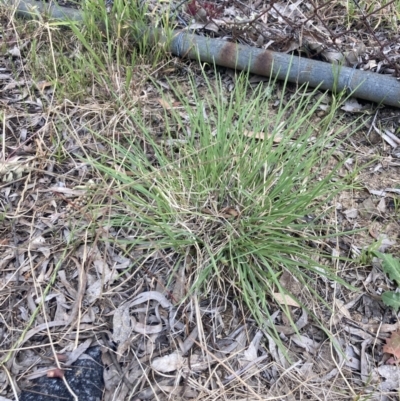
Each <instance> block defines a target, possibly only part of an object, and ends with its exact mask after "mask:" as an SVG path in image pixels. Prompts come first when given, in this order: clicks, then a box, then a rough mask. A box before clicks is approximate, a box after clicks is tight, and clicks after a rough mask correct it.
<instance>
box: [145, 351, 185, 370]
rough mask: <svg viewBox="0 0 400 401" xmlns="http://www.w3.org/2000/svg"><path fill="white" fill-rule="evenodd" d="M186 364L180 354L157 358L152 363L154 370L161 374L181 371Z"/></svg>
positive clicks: (175, 353) (174, 353)
mask: <svg viewBox="0 0 400 401" xmlns="http://www.w3.org/2000/svg"><path fill="white" fill-rule="evenodd" d="M184 363H185V358H184V357H183V356H182V354H181V353H180V352H173V353H172V354H169V355H165V356H162V357H161V358H156V359H154V360H153V362H151V364H150V366H151V368H152V369H154V370H156V371H157V372H161V373H168V372H173V371H174V370H179V369H180V368H182V366H183V364H184Z"/></svg>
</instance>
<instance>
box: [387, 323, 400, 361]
mask: <svg viewBox="0 0 400 401" xmlns="http://www.w3.org/2000/svg"><path fill="white" fill-rule="evenodd" d="M383 352H387V353H388V354H393V355H394V356H395V357H396V358H398V359H400V330H398V331H395V332H393V333H392V335H391V336H390V338H388V339H387V340H386V344H385V345H384V346H383Z"/></svg>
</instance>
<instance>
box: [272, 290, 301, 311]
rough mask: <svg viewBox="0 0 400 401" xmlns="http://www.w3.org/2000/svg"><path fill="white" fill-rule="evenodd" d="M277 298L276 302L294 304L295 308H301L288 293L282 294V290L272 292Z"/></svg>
mask: <svg viewBox="0 0 400 401" xmlns="http://www.w3.org/2000/svg"><path fill="white" fill-rule="evenodd" d="M272 295H273V296H274V298H275V300H276V302H278V303H280V304H282V305H287V306H294V307H295V308H300V305H299V304H298V303H297V302H296V301H295V300H294V299H293V298H292V297H291V296H290V295H288V294H281V293H280V292H274V293H273V294H272Z"/></svg>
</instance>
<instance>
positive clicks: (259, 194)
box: [90, 74, 352, 326]
mask: <svg viewBox="0 0 400 401" xmlns="http://www.w3.org/2000/svg"><path fill="white" fill-rule="evenodd" d="M195 82H196V81H195V80H194V79H191V80H190V85H189V88H186V89H179V87H177V86H176V85H174V84H173V83H170V85H169V86H170V87H171V88H174V89H172V92H173V93H170V94H169V96H168V97H167V96H165V98H164V99H163V101H162V102H163V104H164V111H165V113H164V125H163V127H162V129H163V133H162V135H161V136H157V135H155V134H154V133H153V127H152V125H151V120H149V119H148V118H147V117H146V113H145V110H141V109H140V108H139V107H138V108H136V109H134V110H130V111H129V110H126V113H127V115H128V116H129V119H130V120H131V124H132V126H134V127H135V129H136V132H132V135H131V136H130V137H129V138H125V141H112V140H110V141H109V146H110V147H111V148H112V152H110V153H112V155H113V156H109V155H107V154H102V155H99V157H98V159H97V160H93V159H91V160H90V163H91V164H92V165H93V166H95V168H96V169H97V170H98V171H99V172H100V174H101V175H103V176H104V177H105V180H106V182H107V185H108V186H110V183H112V188H113V189H112V193H111V194H110V196H111V197H112V199H113V201H112V202H110V203H112V204H113V205H114V206H113V207H112V211H111V212H110V215H109V216H108V220H109V221H108V222H107V224H108V225H109V226H111V227H114V228H115V229H118V230H121V229H122V231H123V232H124V233H130V234H131V237H129V235H128V237H129V238H133V239H129V238H121V239H120V240H118V239H117V241H120V242H121V243H122V242H123V243H124V245H125V247H126V246H128V248H127V249H129V247H131V248H140V249H145V250H146V251H147V253H148V254H151V253H152V252H155V251H158V250H167V251H171V250H172V251H174V252H175V253H176V254H177V255H181V256H182V257H183V255H187V254H188V252H189V254H191V255H192V257H193V258H194V260H195V264H196V266H197V267H196V271H195V272H194V273H193V274H192V275H191V276H190V277H189V278H188V284H189V285H190V287H191V291H198V292H202V293H204V294H207V293H208V292H209V291H210V289H211V288H216V287H217V288H219V289H220V290H221V291H226V290H225V288H231V289H233V293H234V294H235V295H234V296H237V297H240V298H241V300H242V301H244V302H245V304H246V305H247V307H248V308H249V310H250V311H251V313H252V315H253V317H254V318H255V319H256V320H257V321H258V323H259V324H260V325H262V326H265V324H266V320H268V319H269V318H270V310H271V309H272V308H274V307H275V308H276V307H277V305H280V303H279V300H278V299H277V294H286V295H290V296H291V297H292V298H294V299H296V300H297V301H298V302H299V303H300V304H301V305H302V306H303V307H306V308H308V309H312V307H311V306H310V305H312V304H313V303H314V302H315V301H318V302H319V303H320V302H322V303H324V304H325V305H326V302H325V300H324V299H322V298H321V297H320V295H319V294H318V292H317V290H316V289H315V283H316V281H317V280H318V278H319V277H321V276H322V277H324V278H329V279H330V280H334V281H340V280H339V279H338V277H337V276H336V274H335V271H334V269H333V268H331V267H330V266H334V262H333V261H332V259H331V258H330V256H329V255H328V254H327V253H326V252H324V251H323V250H322V249H321V248H318V247H316V246H315V244H316V243H321V242H323V239H324V238H326V237H327V236H336V235H338V234H337V233H336V231H335V230H332V229H331V228H330V227H329V225H328V224H327V223H325V215H326V213H329V210H330V209H331V207H332V206H330V205H331V204H332V203H331V201H332V200H333V199H334V197H335V196H336V195H337V194H338V193H339V192H340V191H343V190H344V189H347V188H348V187H349V186H351V185H352V183H351V182H347V181H346V179H343V178H340V177H339V175H338V171H339V169H340V167H341V163H340V162H336V163H335V165H333V166H332V164H331V162H332V159H333V154H334V153H335V151H336V150H337V148H338V146H340V143H341V141H340V140H339V139H338V137H339V135H340V134H341V133H342V132H343V131H344V130H346V129H347V127H346V126H345V125H340V124H339V121H338V119H337V123H335V125H334V126H332V121H333V117H334V110H333V111H332V113H330V114H329V115H327V116H326V117H325V118H323V119H322V120H321V121H320V122H319V123H318V125H314V124H311V123H310V122H311V121H312V120H313V116H314V114H315V113H316V111H317V109H318V105H319V103H318V102H315V103H313V102H314V100H312V99H314V98H315V97H314V96H312V95H311V96H310V95H309V93H308V94H307V95H306V94H305V89H304V92H301V91H300V92H299V93H298V94H297V100H292V101H289V102H288V103H286V104H284V102H281V104H280V106H279V109H278V110H277V111H274V112H272V111H271V103H272V100H271V97H272V93H273V89H272V87H273V85H272V84H269V86H268V88H265V86H263V85H262V84H260V85H259V86H258V87H257V88H256V89H253V90H250V93H249V85H248V81H247V77H246V75H245V74H242V76H241V78H240V79H239V80H238V82H237V83H236V86H235V89H234V90H233V92H232V93H231V94H230V95H229V96H228V97H227V96H226V95H224V90H223V88H222V83H221V80H219V79H217V80H216V82H215V84H213V83H211V81H208V80H207V79H206V86H205V87H202V88H201V89H199V88H198V87H197V86H196V83H195ZM295 97H296V96H295ZM295 97H293V98H295ZM158 130H160V127H158ZM342 136H343V135H342ZM261 137H263V138H264V139H257V138H261ZM317 260H320V261H319V262H318V261H317ZM283 272H288V273H289V274H290V275H291V276H293V277H294V278H295V279H296V280H298V281H299V282H300V283H301V284H302V285H303V287H304V292H303V293H302V294H300V295H299V294H290V292H289V291H288V290H287V289H286V288H284V287H283V286H282V284H281V283H280V276H281V274H282V273H283ZM225 295H226V296H229V295H232V294H228V293H226V294H225ZM271 305H274V306H273V307H272V306H271ZM280 307H281V308H282V310H283V311H284V313H285V314H286V315H287V316H288V317H289V319H290V320H291V315H290V311H289V308H288V307H287V306H285V305H280Z"/></svg>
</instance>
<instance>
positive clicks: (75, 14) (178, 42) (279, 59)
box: [0, 0, 400, 107]
mask: <svg viewBox="0 0 400 401" xmlns="http://www.w3.org/2000/svg"><path fill="white" fill-rule="evenodd" d="M0 1H2V2H5V4H10V3H11V4H15V6H16V13H17V14H19V15H22V16H24V17H29V18H34V17H35V13H36V15H37V14H38V13H39V14H43V13H46V14H47V15H49V16H50V17H52V18H54V19H61V20H68V19H70V20H73V21H82V20H83V15H82V13H81V12H80V11H79V10H74V9H70V8H65V7H61V6H58V5H54V4H53V5H51V6H48V5H46V4H45V3H43V2H38V1H35V0H20V1H18V2H16V3H14V2H13V1H12V0H0ZM134 30H135V27H132V32H133V31H134ZM136 30H138V29H137V28H136ZM140 32H141V33H140V34H139V35H144V34H147V35H148V37H149V40H150V43H152V44H154V45H155V44H156V43H157V42H158V43H162V44H164V45H165V46H166V49H167V50H169V51H170V52H171V53H172V54H173V55H175V56H178V57H186V58H189V59H195V60H198V61H201V62H207V63H211V64H216V65H220V66H224V67H228V68H233V69H238V70H245V71H249V72H251V73H254V74H258V75H263V76H268V77H272V78H278V79H282V80H285V79H287V80H288V81H289V82H293V83H297V84H300V85H301V84H304V83H307V84H309V85H310V86H312V87H314V88H316V87H319V88H320V89H328V90H331V91H334V92H341V91H343V90H346V91H348V93H351V94H352V96H354V97H357V98H360V99H364V100H368V101H372V102H376V103H382V104H386V105H389V106H395V107H400V81H399V80H397V79H396V78H395V77H392V76H388V75H382V74H377V73H374V72H369V71H362V70H357V69H355V68H349V67H344V66H339V65H335V64H329V63H324V62H322V61H316V60H311V59H306V58H302V57H297V56H292V55H288V54H285V53H278V52H273V51H270V50H263V49H258V48H254V47H251V46H247V45H240V44H235V43H231V42H227V41H225V40H221V39H210V38H207V37H203V36H198V35H195V34H191V33H188V32H186V31H173V33H172V35H171V36H168V37H167V35H166V34H165V33H163V32H162V31H161V30H159V29H152V28H145V29H144V30H143V29H140Z"/></svg>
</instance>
